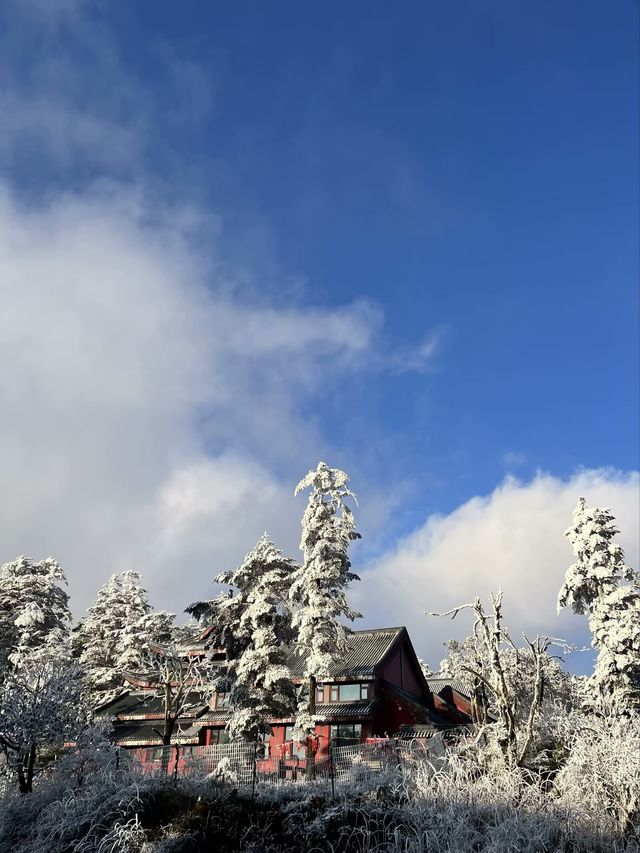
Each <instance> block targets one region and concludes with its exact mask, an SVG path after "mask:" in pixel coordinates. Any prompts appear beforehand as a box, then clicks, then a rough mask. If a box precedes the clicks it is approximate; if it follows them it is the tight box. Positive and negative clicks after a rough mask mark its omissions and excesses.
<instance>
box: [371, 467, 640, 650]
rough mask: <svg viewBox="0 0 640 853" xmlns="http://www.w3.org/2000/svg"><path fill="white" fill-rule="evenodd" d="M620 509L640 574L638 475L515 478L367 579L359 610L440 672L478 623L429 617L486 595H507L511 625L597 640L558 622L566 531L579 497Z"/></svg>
mask: <svg viewBox="0 0 640 853" xmlns="http://www.w3.org/2000/svg"><path fill="white" fill-rule="evenodd" d="M581 495H582V496H584V497H585V498H586V499H587V501H588V502H589V503H590V504H593V505H599V506H610V507H611V508H612V511H613V513H614V515H615V516H616V519H617V522H618V526H619V528H620V530H621V535H620V542H621V544H622V545H623V547H625V549H626V553H627V559H628V562H630V564H631V565H634V566H635V567H638V559H639V553H638V551H639V535H640V534H639V518H640V512H639V506H638V504H639V479H638V474H637V473H620V472H617V471H614V470H609V469H605V470H584V471H579V472H577V473H576V474H575V475H574V476H572V477H570V478H569V479H566V480H562V479H558V478H556V477H553V476H550V475H548V474H543V473H539V474H538V475H537V476H536V477H535V478H534V479H533V480H532V481H531V482H528V483H523V482H519V481H518V480H516V479H513V478H511V477H510V478H507V479H506V480H505V481H504V482H503V483H502V484H501V485H500V486H498V487H497V488H496V489H495V490H494V491H493V492H492V493H491V494H490V495H488V496H486V497H474V498H472V499H471V500H469V501H467V502H466V503H464V504H463V505H461V506H460V507H458V508H457V509H456V510H454V511H453V512H452V513H450V514H449V515H434V516H431V517H429V518H428V519H427V520H426V522H425V524H424V525H423V526H422V527H421V528H420V529H418V530H416V531H415V532H414V533H413V534H411V535H410V536H408V537H407V538H406V539H404V540H403V541H402V542H400V543H399V544H398V546H397V547H396V548H394V549H393V550H392V551H390V552H389V553H387V554H385V555H384V556H382V557H381V558H380V559H378V560H376V561H375V562H374V563H373V564H371V565H369V566H368V567H366V568H365V569H364V570H363V571H362V572H361V577H362V583H361V584H359V585H357V588H356V590H355V600H356V606H357V607H358V608H359V609H360V610H361V611H362V612H363V613H364V614H365V617H366V621H367V624H370V625H383V624H385V625H390V624H393V625H398V624H401V625H406V626H407V627H408V629H409V633H410V635H411V637H412V638H413V642H414V645H415V646H416V649H417V651H418V653H419V654H420V655H421V656H422V657H424V658H425V659H427V660H429V661H430V662H431V663H432V664H437V663H438V662H439V661H440V660H441V659H442V657H444V652H443V649H442V643H443V642H444V640H446V639H448V638H450V637H458V638H460V639H462V638H463V637H465V636H467V634H468V633H470V628H471V623H470V620H469V618H468V616H465V615H464V614H460V615H459V616H458V617H457V619H456V620H455V621H454V622H453V623H451V622H450V621H449V620H443V619H437V618H433V617H428V616H425V615H423V613H424V611H425V610H429V611H438V612H442V611H445V610H449V609H450V608H451V607H453V606H454V605H456V604H460V603H464V602H467V601H472V600H473V598H474V597H475V596H476V595H479V596H481V597H482V598H483V599H485V600H487V598H488V593H489V591H490V590H495V589H496V588H497V587H498V586H501V587H502V588H503V589H504V593H505V604H504V612H505V621H506V623H507V625H508V626H509V627H510V628H511V630H512V634H513V636H514V639H516V638H517V637H518V636H520V633H519V632H521V631H523V630H524V631H527V632H530V633H532V634H534V635H535V633H537V632H542V633H549V634H550V635H552V636H561V637H568V638H570V639H572V640H574V641H576V642H578V643H579V644H584V643H586V642H588V641H589V636H588V632H587V630H586V626H585V620H584V619H583V618H582V617H578V616H574V615H573V614H567V613H563V614H562V615H561V616H559V617H558V616H557V615H556V610H555V608H556V599H557V595H558V590H559V588H560V585H561V584H562V581H563V578H564V573H565V570H566V568H567V567H568V566H569V564H570V563H571V562H572V552H571V548H570V546H569V543H568V542H567V540H566V539H565V538H564V536H563V533H564V531H565V530H566V528H567V527H568V526H569V524H570V522H571V512H572V510H573V507H574V506H575V503H576V500H577V498H578V497H579V496H581Z"/></svg>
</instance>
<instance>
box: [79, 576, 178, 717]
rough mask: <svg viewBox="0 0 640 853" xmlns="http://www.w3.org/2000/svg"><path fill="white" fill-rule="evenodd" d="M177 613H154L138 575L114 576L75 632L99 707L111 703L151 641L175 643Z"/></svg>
mask: <svg viewBox="0 0 640 853" xmlns="http://www.w3.org/2000/svg"><path fill="white" fill-rule="evenodd" d="M174 618H175V617H174V615H173V614H170V613H165V612H164V611H153V610H152V608H151V605H150V604H149V601H148V598H147V591H146V590H145V589H144V588H143V586H142V584H141V582H140V575H139V573H138V572H131V571H129V572H122V573H121V574H119V575H113V576H112V577H111V578H110V579H109V580H108V581H107V583H106V584H105V585H104V586H103V587H102V588H101V589H100V590H99V591H98V595H97V597H96V600H95V602H94V603H93V604H92V605H91V607H89V609H88V611H87V616H86V617H85V618H84V619H83V620H82V622H81V623H80V625H79V626H78V627H77V629H76V631H75V632H74V640H73V644H74V649H75V650H76V654H77V656H78V662H79V663H80V666H81V667H82V668H83V669H84V671H85V679H86V683H87V686H88V689H89V692H90V695H91V700H92V702H93V703H94V704H95V705H99V704H101V703H103V702H105V701H107V700H108V699H110V698H111V697H112V696H113V695H114V694H115V693H116V692H117V691H118V689H119V688H121V687H122V684H123V672H126V671H127V670H135V668H136V667H137V666H138V665H139V662H140V654H141V652H144V650H145V649H146V648H147V647H148V644H149V643H150V642H151V643H163V642H168V641H169V640H170V639H171V623H172V621H173V619H174Z"/></svg>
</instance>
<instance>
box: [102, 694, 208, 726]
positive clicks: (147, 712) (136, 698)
mask: <svg viewBox="0 0 640 853" xmlns="http://www.w3.org/2000/svg"><path fill="white" fill-rule="evenodd" d="M187 701H188V706H187V707H186V708H185V710H184V711H183V713H182V714H181V715H180V717H181V718H182V717H189V718H194V717H197V716H198V714H200V713H202V711H203V710H205V709H206V708H207V707H208V705H207V702H206V701H205V700H204V699H203V697H202V694H201V693H189V694H188V695H187ZM99 713H100V714H108V715H109V716H114V717H116V718H117V719H118V720H142V719H159V720H161V719H164V699H163V697H162V696H159V695H158V694H157V693H152V692H151V691H149V690H135V691H134V690H130V691H128V692H127V693H123V694H121V695H120V696H118V697H116V698H115V699H112V700H111V702H107V703H106V704H104V705H102V706H101V707H100V708H99Z"/></svg>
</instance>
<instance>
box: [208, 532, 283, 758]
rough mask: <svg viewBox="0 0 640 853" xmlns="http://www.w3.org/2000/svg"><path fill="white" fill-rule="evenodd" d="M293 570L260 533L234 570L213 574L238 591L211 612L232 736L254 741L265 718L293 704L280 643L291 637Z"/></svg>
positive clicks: (263, 727) (265, 727) (265, 728)
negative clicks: (222, 661)
mask: <svg viewBox="0 0 640 853" xmlns="http://www.w3.org/2000/svg"><path fill="white" fill-rule="evenodd" d="M295 569H296V563H295V562H294V560H292V559H290V558H288V557H285V556H284V555H283V554H282V551H280V550H279V549H278V548H276V546H275V545H274V544H273V542H271V540H270V539H269V537H268V536H267V534H266V533H265V534H264V536H262V537H261V538H260V539H259V540H258V542H257V544H256V546H255V547H254V548H253V549H252V550H251V551H249V553H248V554H247V555H246V556H245V558H244V560H243V562H242V564H241V565H240V566H238V568H237V569H235V571H231V572H224V573H222V574H219V575H218V576H217V577H216V578H215V581H216V582H217V583H224V584H230V585H231V586H233V587H235V588H236V590H237V594H236V595H234V596H231V597H230V596H221V597H220V598H218V599H217V600H216V602H215V603H214V604H215V607H214V611H215V614H214V616H213V625H214V635H215V637H216V644H217V645H218V646H219V647H222V648H224V649H225V651H226V653H227V661H226V666H225V667H224V670H225V676H226V678H227V679H228V683H229V687H230V697H229V703H230V708H231V719H230V721H229V724H228V729H229V734H230V736H231V738H232V739H233V740H250V741H255V740H256V739H257V737H258V736H259V735H261V734H263V733H267V732H270V731H271V727H270V726H269V724H268V722H267V720H268V718H269V717H283V716H285V714H288V713H291V711H292V709H293V706H294V705H295V693H294V690H293V685H292V683H291V676H290V672H289V670H288V668H287V667H286V666H285V659H286V650H285V645H284V644H285V643H286V642H287V641H288V640H290V639H291V620H290V613H289V609H288V592H289V586H290V584H291V575H292V573H293V572H294V570H295Z"/></svg>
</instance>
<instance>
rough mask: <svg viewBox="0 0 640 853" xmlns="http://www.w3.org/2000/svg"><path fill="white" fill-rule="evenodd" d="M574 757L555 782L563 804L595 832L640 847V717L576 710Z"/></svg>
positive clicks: (570, 725)
mask: <svg viewBox="0 0 640 853" xmlns="http://www.w3.org/2000/svg"><path fill="white" fill-rule="evenodd" d="M564 725H565V739H566V742H567V745H568V748H569V750H570V754H569V758H568V760H567V762H566V764H565V765H564V767H563V768H562V770H561V771H560V773H559V774H558V777H557V779H556V781H555V786H556V790H557V791H558V793H559V796H560V800H559V802H560V803H561V804H562V805H563V806H564V807H565V808H566V809H567V811H571V812H572V813H573V814H574V815H576V816H578V818H579V820H580V822H581V823H582V824H583V825H585V826H588V827H589V828H590V829H591V831H592V832H593V833H595V834H598V833H600V834H602V835H605V834H609V835H621V836H623V837H627V838H633V839H635V840H636V841H637V842H638V844H639V845H640V719H639V718H638V717H637V716H635V717H631V718H625V717H619V716H617V715H613V716H610V717H602V716H599V715H594V714H590V715H588V716H585V715H583V714H573V715H571V716H570V717H569V718H567V719H566V720H565V721H564Z"/></svg>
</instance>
